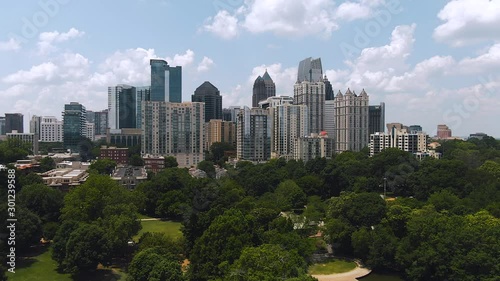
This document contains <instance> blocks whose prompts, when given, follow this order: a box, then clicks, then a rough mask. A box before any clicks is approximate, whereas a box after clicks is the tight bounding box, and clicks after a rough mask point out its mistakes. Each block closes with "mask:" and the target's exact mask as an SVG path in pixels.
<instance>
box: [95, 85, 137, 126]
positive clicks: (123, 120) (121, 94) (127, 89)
mask: <svg viewBox="0 0 500 281" xmlns="http://www.w3.org/2000/svg"><path fill="white" fill-rule="evenodd" d="M142 101H143V100H142V96H141V93H140V92H139V93H138V91H137V88H136V87H133V86H129V85H124V84H120V85H117V86H113V87H108V126H109V128H110V129H112V130H116V129H123V128H140V124H138V123H137V121H138V120H140V112H141V111H140V109H141V103H142ZM100 129H102V128H100Z"/></svg>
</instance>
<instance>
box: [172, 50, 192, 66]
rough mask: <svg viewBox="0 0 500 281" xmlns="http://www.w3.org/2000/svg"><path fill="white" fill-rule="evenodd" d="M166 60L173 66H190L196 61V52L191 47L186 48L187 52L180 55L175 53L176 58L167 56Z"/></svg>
mask: <svg viewBox="0 0 500 281" xmlns="http://www.w3.org/2000/svg"><path fill="white" fill-rule="evenodd" d="M166 61H167V62H168V64H170V65H171V66H182V67H185V66H188V65H190V64H191V63H192V62H193V61H194V52H193V51H191V50H190V49H188V50H186V53H184V54H182V55H179V54H175V56H174V58H170V57H167V58H166Z"/></svg>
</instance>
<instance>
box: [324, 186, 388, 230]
mask: <svg viewBox="0 0 500 281" xmlns="http://www.w3.org/2000/svg"><path fill="white" fill-rule="evenodd" d="M386 211H387V207H386V203H385V201H384V200H383V199H382V198H381V197H380V196H379V195H378V194H376V193H358V194H355V193H342V194H341V195H340V197H335V198H332V199H331V200H330V216H331V217H332V218H337V217H342V218H344V219H345V220H347V221H349V222H350V224H352V225H353V226H355V227H362V226H366V227H370V226H373V225H377V224H378V223H379V222H380V221H381V220H382V218H384V217H385V215H386Z"/></svg>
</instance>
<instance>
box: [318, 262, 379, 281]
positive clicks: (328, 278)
mask: <svg viewBox="0 0 500 281" xmlns="http://www.w3.org/2000/svg"><path fill="white" fill-rule="evenodd" d="M357 265H358V267H356V268H355V269H353V270H351V271H348V272H344V273H335V274H329V275H313V277H315V278H317V279H318V280H319V281H357V279H356V278H360V277H363V276H366V275H368V274H369V273H370V272H371V270H370V269H368V268H364V267H361V266H360V264H358V263H357Z"/></svg>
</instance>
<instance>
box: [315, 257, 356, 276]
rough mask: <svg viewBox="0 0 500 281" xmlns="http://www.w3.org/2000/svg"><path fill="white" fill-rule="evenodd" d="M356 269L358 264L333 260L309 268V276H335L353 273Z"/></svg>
mask: <svg viewBox="0 0 500 281" xmlns="http://www.w3.org/2000/svg"><path fill="white" fill-rule="evenodd" d="M355 268H356V263H354V262H351V261H344V260H331V261H328V262H326V263H317V264H313V265H311V266H310V267H309V274H319V275H324V274H333V273H342V272H347V271H351V270H353V269H355Z"/></svg>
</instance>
